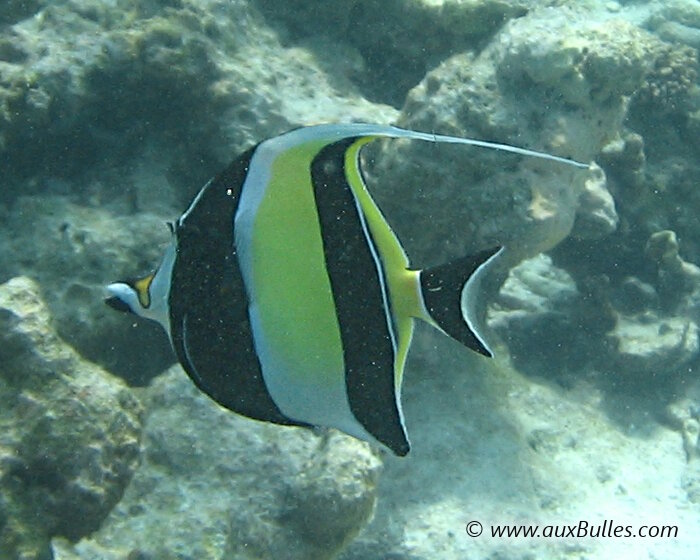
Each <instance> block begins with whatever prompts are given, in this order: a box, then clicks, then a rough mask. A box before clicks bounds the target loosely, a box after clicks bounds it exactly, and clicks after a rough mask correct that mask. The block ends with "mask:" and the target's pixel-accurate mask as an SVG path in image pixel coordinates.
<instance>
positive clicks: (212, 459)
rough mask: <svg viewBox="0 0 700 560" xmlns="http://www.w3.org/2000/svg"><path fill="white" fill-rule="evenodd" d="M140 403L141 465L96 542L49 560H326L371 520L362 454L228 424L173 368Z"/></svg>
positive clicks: (370, 475)
mask: <svg viewBox="0 0 700 560" xmlns="http://www.w3.org/2000/svg"><path fill="white" fill-rule="evenodd" d="M143 400H144V403H145V406H146V408H147V411H148V413H147V419H146V422H145V427H144V460H143V462H142V465H141V466H140V468H139V469H138V471H137V472H136V474H135V476H134V479H133V481H132V483H131V485H130V486H129V488H128V489H127V492H126V494H125V495H124V498H123V499H122V500H121V502H120V503H119V505H118V506H117V507H116V508H115V509H114V511H113V512H112V514H111V515H110V517H109V518H108V519H107V520H106V521H105V522H104V523H103V524H102V527H101V528H100V530H99V531H97V532H96V533H95V534H93V535H92V536H91V537H90V538H89V539H85V540H83V541H81V542H80V543H79V544H78V545H76V546H75V547H73V546H71V545H70V544H69V543H67V542H65V541H57V542H56V543H55V547H54V548H55V554H56V559H57V560H78V559H92V558H100V559H101V560H121V559H123V558H126V557H128V558H132V557H134V558H149V559H152V560H165V559H168V558H174V557H187V558H197V559H198V560H209V559H211V560H214V559H220V558H241V559H247V558H250V559H254V558H288V559H290V560H293V559H295V558H299V559H302V558H303V559H310V560H321V559H330V558H333V557H334V556H335V555H336V554H337V552H338V551H339V550H340V549H341V548H342V547H343V546H344V545H345V544H346V543H347V541H348V540H350V539H351V538H352V537H354V536H355V535H356V534H357V532H358V531H359V530H360V529H361V528H362V527H363V526H364V525H365V524H366V523H367V521H368V520H369V518H370V517H371V515H372V512H373V510H374V504H375V500H376V493H377V482H378V478H379V473H380V470H381V462H380V460H379V458H378V457H377V456H376V455H375V454H374V452H372V451H371V450H370V448H369V446H368V445H367V444H364V443H360V442H358V441H356V440H354V439H351V438H349V437H348V436H343V435H340V434H337V433H336V434H326V435H324V436H322V437H318V436H316V435H314V434H313V433H312V432H311V431H309V430H307V429H303V428H282V429H280V428H279V427H277V426H271V425H269V424H264V423H260V422H255V421H253V420H248V419H244V418H242V417H240V416H237V415H234V414H231V413H230V412H228V411H226V410H224V409H222V408H220V407H218V406H217V405H215V404H214V403H213V402H212V401H211V400H209V399H208V398H207V397H206V396H204V395H203V394H202V393H200V392H199V391H198V390H197V389H196V388H195V387H194V385H193V384H192V382H191V381H190V380H189V379H188V378H187V376H186V375H185V374H184V372H183V371H182V370H181V369H180V368H179V367H173V368H172V369H171V370H169V371H168V372H167V373H165V374H163V375H162V376H160V377H159V378H158V379H157V380H156V381H155V382H154V383H153V385H152V386H151V387H149V388H148V389H147V390H146V392H145V394H144V396H143ZM213 426H215V427H216V429H212V427H213ZM174 505H176V506H175V507H176V508H177V511H178V513H177V515H176V516H173V511H172V508H173V506H174ZM154 535H158V537H157V538H154Z"/></svg>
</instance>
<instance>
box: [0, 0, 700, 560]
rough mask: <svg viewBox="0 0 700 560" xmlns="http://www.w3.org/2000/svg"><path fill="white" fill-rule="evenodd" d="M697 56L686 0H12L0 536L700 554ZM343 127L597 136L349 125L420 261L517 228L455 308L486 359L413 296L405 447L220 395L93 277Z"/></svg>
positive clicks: (40, 545)
mask: <svg viewBox="0 0 700 560" xmlns="http://www.w3.org/2000/svg"><path fill="white" fill-rule="evenodd" d="M698 49H700V4H699V3H698V2H697V1H695V0H670V1H669V0H667V1H662V0H658V1H643V0H639V1H631V0H630V1H623V0H618V1H603V0H586V1H582V2H561V1H552V0H478V1H477V0H384V1H378V0H347V1H344V2H310V1H303V0H284V1H282V0H111V1H108V2H107V1H98V0H53V1H49V0H32V1H25V0H22V1H16V0H4V2H2V4H1V5H0V180H1V181H2V184H1V186H0V323H1V325H0V560H20V559H21V560H49V559H55V560H88V559H89V560H124V559H128V560H165V559H180V560H182V559H192V560H195V559H196V560H210V559H211V560H214V559H217V560H219V559H221V560H228V559H231V560H238V559H266V558H283V559H290V560H293V559H297V558H299V559H310V560H315V559H318V560H320V559H330V558H338V559H340V560H374V559H377V560H380V559H381V560H389V559H391V560H399V559H401V560H424V559H425V560H427V559H435V558H439V559H447V560H453V559H454V560H456V559H463V558H494V559H495V558H509V559H525V558H546V559H550V558H551V559H574V558H576V559H579V558H591V559H598V558H602V559H604V558H635V559H660V558H678V559H688V560H690V559H694V558H697V551H698V549H699V547H700V439H699V437H700V373H699V369H700V340H699V333H698V324H699V323H700V268H699V267H700V221H699V220H698V214H699V213H700V190H699V189H698V185H700V141H699V140H698V138H699V136H698V134H699V132H700V89H699V87H698V81H699V77H698ZM329 122H331V123H341V122H342V123H347V122H368V123H379V124H395V125H397V126H400V127H402V128H404V129H410V130H417V131H423V132H427V133H429V134H445V135H452V136H459V137H468V138H477V139H481V140H485V141H490V142H498V143H507V144H511V145H515V146H520V147H523V148H527V149H531V150H538V151H542V152H547V153H551V154H554V155H556V156H560V157H563V158H571V159H573V160H576V161H580V162H586V163H588V162H591V166H590V167H589V168H588V169H579V168H575V167H572V166H568V165H565V164H560V163H557V162H552V161H544V160H538V159H534V158H528V157H522V156H519V155H514V154H508V153H502V152H497V151H493V150H484V149H481V148H476V147H468V146H461V145H446V144H440V143H430V142H418V141H415V142H414V141H408V140H406V139H398V140H381V141H377V142H373V143H371V144H369V145H368V146H367V147H366V148H364V151H363V152H362V159H361V166H362V170H363V172H364V177H365V179H366V182H367V186H368V189H369V192H370V193H371V196H372V197H373V198H374V200H375V201H376V203H377V204H378V205H379V207H380V208H381V209H382V211H383V212H384V214H385V217H386V220H387V221H388V223H389V224H390V225H391V227H392V228H393V229H394V231H395V233H396V235H397V237H398V239H399V240H400V241H401V245H402V247H403V249H404V250H405V252H406V254H407V255H408V257H409V258H410V262H411V266H412V267H414V268H416V269H419V268H426V267H434V266H436V265H439V264H441V263H445V262H449V261H451V260H452V259H457V258H459V257H461V256H463V255H468V254H473V253H476V252H478V251H481V250H484V249H489V248H492V247H495V246H505V247H506V248H507V251H506V252H505V253H504V254H503V256H502V258H500V259H499V261H498V266H494V267H493V269H489V273H488V275H487V277H486V278H485V279H484V280H483V281H482V283H481V286H479V290H478V292H477V293H471V292H470V294H469V298H466V297H465V298H463V301H462V304H463V309H462V313H463V314H468V312H470V310H471V306H472V305H473V306H474V310H475V311H474V312H475V313H477V314H478V316H479V318H480V321H481V322H483V329H484V333H485V336H486V337H487V339H488V343H489V345H490V347H491V348H492V350H493V352H494V354H495V356H494V357H493V358H486V357H484V356H482V355H480V354H478V353H475V352H473V351H471V350H470V349H468V348H465V347H464V346H463V345H461V344H459V343H458V342H455V341H454V340H451V339H450V338H449V337H447V336H445V335H444V334H442V333H440V332H438V331H437V330H436V329H433V328H432V327H431V326H429V325H427V324H425V323H424V322H420V321H417V322H416V330H415V332H414V334H413V341H412V344H411V348H410V352H409V356H408V361H407V365H406V369H405V373H404V376H403V391H402V394H403V398H402V403H403V415H404V421H405V427H406V429H407V431H408V434H409V437H410V441H411V451H410V453H409V454H408V455H407V456H406V457H396V456H394V455H393V454H392V453H391V452H390V451H389V450H387V449H385V448H383V447H381V446H378V445H374V444H369V443H367V442H364V441H360V440H358V439H355V438H353V437H350V436H348V435H345V434H343V433H341V432H339V431H336V430H332V429H309V428H307V427H287V426H279V425H276V424H272V423H268V422H259V421H256V420H251V419H248V418H245V417H243V416H241V415H238V414H235V413H233V412H231V411H228V410H226V409H224V408H223V407H220V406H218V405H217V404H215V403H214V402H213V401H212V399H210V398H208V397H207V396H206V395H205V394H204V393H203V392H202V391H200V390H198V389H197V387H196V386H195V383H193V382H192V380H191V379H190V378H188V376H187V375H186V373H185V372H184V371H183V368H182V367H181V366H180V365H179V364H178V363H177V361H178V360H177V357H176V354H175V353H174V352H173V349H172V347H171V343H170V341H169V340H168V336H167V335H166V334H165V332H164V331H163V329H162V328H161V327H160V326H159V325H157V324H156V323H154V322H152V321H148V320H146V319H143V318H140V317H137V316H136V315H133V314H120V313H117V312H115V311H114V310H112V309H110V308H109V307H108V306H106V305H105V304H104V299H105V291H104V290H105V286H106V285H107V284H109V283H111V282H114V281H115V280H117V279H120V278H122V279H124V278H137V277H139V276H140V275H144V274H148V273H149V272H151V271H152V270H154V268H155V267H157V266H158V263H159V262H160V259H161V256H162V254H163V252H164V250H165V249H166V247H167V246H168V243H169V242H170V240H171V233H170V230H169V228H168V226H167V225H166V224H167V223H168V222H173V221H175V220H177V219H178V217H180V216H181V215H182V214H183V212H185V210H187V209H188V208H189V207H190V203H191V202H192V200H193V198H194V197H195V196H196V195H197V194H198V192H199V191H200V189H201V188H202V186H203V185H204V184H205V183H206V182H207V181H208V180H209V179H210V178H211V177H212V176H214V175H215V174H217V173H219V172H220V171H222V170H223V169H224V168H225V167H226V166H227V165H228V164H229V163H230V162H231V161H232V160H233V159H234V157H235V156H237V155H238V154H240V153H242V152H244V151H245V150H247V149H249V148H250V147H251V146H254V145H255V144H257V143H258V142H261V141H263V140H265V139H268V138H272V137H275V136H277V135H279V134H282V133H284V132H286V131H288V130H290V129H294V128H297V127H301V126H305V125H311V124H317V123H329ZM330 171H333V169H332V166H331V168H330ZM244 172H245V171H244ZM281 216H282V217H283V218H285V216H284V213H282V214H281ZM279 237H281V238H283V237H284V235H282V236H279ZM349 247H350V241H348V245H347V246H342V245H341V250H340V253H341V257H342V254H343V251H342V249H346V250H347V251H348V252H349V251H350V249H349ZM204 254H207V250H204ZM200 265H201V263H200ZM205 269H206V263H205V266H204V268H202V273H203V274H204V270H205ZM189 272H190V273H191V274H190V276H191V278H190V280H189V283H186V285H185V286H184V288H183V289H192V290H196V289H197V288H200V287H201V286H199V285H198V281H197V279H198V278H200V277H199V276H198V275H197V274H196V270H195V271H194V272H193V271H192V270H190V271H189ZM370 273H371V271H368V270H367V269H363V268H359V269H357V270H354V271H353V274H355V275H356V277H357V278H358V282H359V280H360V279H363V278H366V275H367V274H370ZM202 277H203V276H202ZM193 293H196V292H193ZM309 298H310V300H311V299H312V296H309ZM467 299H469V301H466V300H467ZM194 301H197V300H196V298H194ZM222 301H223V300H222ZM232 305H233V303H232ZM280 305H281V306H282V304H280ZM359 307H360V306H358V308H359ZM347 309H349V310H352V306H351V305H350V306H348V307H347ZM362 309H364V308H362ZM284 310H285V309H282V308H280V309H279V310H276V309H273V315H275V314H277V312H278V311H279V314H282V313H283V311H284ZM357 313H358V314H360V316H361V315H362V313H364V311H362V310H358V311H357ZM305 328H306V330H305V331H304V332H305V333H307V335H308V337H311V338H313V337H315V336H316V332H317V331H316V330H314V329H313V328H310V327H308V326H306V327H305ZM389 328H391V327H389ZM322 334H325V333H321V332H319V333H318V336H321V335H322ZM214 343H215V342H214V341H213V342H212V344H214ZM219 343H221V341H220V340H219ZM301 343H302V344H303V343H304V341H303V340H302V342H301ZM257 350H258V352H259V353H260V354H262V350H260V349H259V348H258V349H257ZM345 358H346V359H347V358H348V357H347V356H345ZM181 359H182V358H181ZM184 361H185V362H186V361H187V358H186V357H185V359H184ZM235 365H236V364H232V368H234V370H235ZM195 377H196V375H195ZM225 382H226V380H224V383H225ZM305 396H307V397H309V398H313V396H314V393H311V394H310V395H309V394H307V395H305ZM368 402H371V401H368ZM383 402H386V401H383ZM316 405H317V403H312V404H311V405H310V407H311V408H314V407H315V406H316ZM367 406H370V405H367ZM372 406H374V405H372ZM383 406H385V405H380V404H378V405H377V410H376V418H379V419H380V420H381V419H383V418H384V416H383V413H384V408H382V407H383Z"/></svg>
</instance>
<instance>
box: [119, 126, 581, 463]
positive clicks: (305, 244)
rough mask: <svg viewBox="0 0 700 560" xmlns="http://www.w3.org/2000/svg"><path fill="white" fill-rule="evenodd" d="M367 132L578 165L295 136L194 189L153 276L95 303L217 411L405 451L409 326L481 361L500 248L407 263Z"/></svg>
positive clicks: (359, 136)
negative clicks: (367, 157) (166, 354)
mask: <svg viewBox="0 0 700 560" xmlns="http://www.w3.org/2000/svg"><path fill="white" fill-rule="evenodd" d="M381 137H384V138H406V139H417V140H426V141H430V142H445V143H455V144H468V145H474V146H481V147H487V148H495V149H500V150H506V151H510V152H515V153H519V154H522V155H528V156H534V157H540V158H545V159H550V160H555V161H559V162H563V163H567V164H572V165H576V166H579V167H587V166H586V165H584V164H580V163H577V162H573V161H571V160H567V159H564V158H559V157H556V156H552V155H549V154H543V153H539V152H532V151H530V150H525V149H521V148H516V147H512V146H507V145H503V144H493V143H490V142H482V141H478V140H471V139H466V138H456V137H451V136H442V135H436V134H427V133H421V132H415V131H410V130H404V129H400V128H396V127H393V126H384V125H376V124H335V125H319V126H311V127H306V128H299V129H296V130H292V131H291V132H287V133H286V134H282V135H281V136H277V137H275V138H271V139H268V140H265V141H263V142H261V143H259V144H258V145H256V146H254V147H252V148H250V149H249V150H247V151H245V152H244V153H243V154H241V155H240V156H239V157H238V158H236V159H235V160H234V161H233V163H231V165H229V167H228V168H227V169H225V170H224V171H223V172H222V173H220V174H219V175H217V176H216V177H214V178H213V179H211V180H210V181H209V182H208V183H207V184H206V185H204V187H203V188H202V190H201V191H200V192H199V194H197V196H196V197H195V198H194V200H193V201H192V203H191V204H190V206H189V208H188V209H187V211H186V212H185V213H184V214H183V215H182V216H181V217H180V218H179V219H178V220H177V221H176V222H174V223H173V224H171V231H172V240H171V243H170V245H169V246H168V248H167V249H166V250H165V255H164V257H163V260H162V262H161V264H160V266H159V267H158V269H157V270H156V271H155V272H154V273H152V274H150V275H148V276H146V277H144V278H140V279H137V280H127V281H121V282H115V283H113V284H110V285H109V286H107V293H108V299H107V300H106V301H107V303H108V304H109V305H110V306H112V307H114V308H116V309H119V310H122V311H130V312H133V313H136V314H137V315H140V316H142V317H147V318H149V319H153V320H155V321H157V322H158V323H160V324H161V325H162V326H163V327H164V328H165V330H166V331H167V333H168V335H169V337H170V341H171V343H172V346H173V348H174V350H175V353H176V354H177V358H178V360H179V362H180V363H181V364H182V366H183V368H184V369H185V371H186V372H187V374H188V375H189V376H190V377H191V378H192V380H193V381H194V383H195V384H196V385H197V387H199V388H200V389H201V390H202V391H204V392H205V393H206V394H207V395H209V396H210V397H211V398H212V399H214V400H215V401H216V402H217V403H219V404H221V405H222V406H224V407H226V408H228V409H230V410H233V411H235V412H237V413H239V414H242V415H244V416H248V417H250V418H255V419H258V420H265V421H268V422H274V423H276V424H286V425H302V426H326V427H333V428H337V429H339V430H342V431H343V432H345V433H347V434H350V435H352V436H355V437H356V438H360V439H363V440H367V441H370V442H379V443H380V444H383V445H384V446H386V447H388V448H389V449H391V450H392V451H393V452H394V453H395V454H397V455H406V453H408V451H409V442H408V437H407V434H406V428H405V426H404V420H403V414H402V411H401V381H402V377H403V371H404V364H405V363H406V357H407V354H408V348H409V345H410V343H411V336H412V334H413V320H414V319H416V318H418V319H422V320H424V321H426V322H427V323H429V324H431V325H433V326H434V327H436V328H437V329H439V330H441V331H442V332H444V333H446V334H447V335H449V336H451V337H452V338H454V339H456V340H458V341H459V342H461V343H463V344H464V345H466V346H467V347H469V348H471V349H472V350H475V351H476V352H479V353H480V354H483V355H485V356H491V355H492V352H491V350H490V348H489V346H488V344H487V342H486V340H485V337H484V334H483V332H482V327H481V325H480V323H479V320H478V317H477V313H476V309H475V305H474V302H475V300H476V297H477V289H478V285H479V282H480V280H481V279H482V277H483V276H484V275H485V273H486V271H487V270H488V268H489V267H490V266H491V265H492V264H493V263H494V261H495V260H496V259H497V258H498V256H499V254H500V253H501V251H502V249H501V248H500V247H493V248H491V249H488V250H486V251H482V252H480V253H478V254H476V255H471V256H467V257H463V258H459V259H457V260H454V261H452V262H448V263H447V264H442V265H440V266H436V267H434V268H429V269H425V270H416V269H412V268H410V267H409V261H408V258H407V257H406V254H405V253H404V250H403V248H402V247H401V244H400V242H399V240H398V239H397V237H396V235H395V234H394V232H393V231H392V229H391V227H390V226H389V224H388V223H387V221H386V219H385V218H384V216H383V215H382V212H381V210H380V209H379V207H378V206H377V204H376V203H375V201H374V200H373V198H372V196H371V195H370V193H369V192H368V190H367V187H366V184H365V181H364V179H363V176H362V171H361V169H360V160H359V154H360V150H361V148H362V147H363V146H364V145H365V144H367V143H368V142H371V141H372V140H374V139H377V138H381ZM462 298H464V306H463V307H462ZM462 309H464V310H465V311H464V315H463V313H462Z"/></svg>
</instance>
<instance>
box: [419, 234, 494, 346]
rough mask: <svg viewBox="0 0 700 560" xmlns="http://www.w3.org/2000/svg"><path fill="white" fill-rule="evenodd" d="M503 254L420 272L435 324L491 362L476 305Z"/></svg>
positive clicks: (425, 301) (474, 257) (470, 258)
mask: <svg viewBox="0 0 700 560" xmlns="http://www.w3.org/2000/svg"><path fill="white" fill-rule="evenodd" d="M502 251H503V248H502V247H494V248H492V249H488V250H486V251H481V252H480V253H476V254H475V255H468V256H466V257H461V258H459V259H455V260H453V261H450V262H448V263H445V264H441V265H438V266H435V267H432V268H426V269H425V270H421V271H420V286H421V294H422V296H423V305H424V306H425V310H426V311H427V312H428V315H429V316H430V318H431V319H432V321H433V322H434V323H435V324H436V325H437V327H439V328H440V330H442V331H443V332H444V333H445V334H447V335H449V336H451V337H452V338H454V339H455V340H457V341H458V342H461V343H462V344H464V345H465V346H467V347H468V348H471V349H472V350H474V351H476V352H479V353H480V354H483V355H484V356H488V357H489V358H490V357H492V356H493V352H492V351H491V348H489V345H488V343H487V341H486V337H485V336H484V333H483V332H482V329H481V324H480V321H479V319H478V316H477V307H476V305H475V303H476V298H477V297H478V293H477V292H478V288H479V284H480V282H481V280H482V278H483V276H484V274H485V273H486V271H487V270H488V268H489V267H490V266H491V265H492V264H493V262H494V261H495V260H496V259H497V258H498V256H499V255H500V254H501V252H502ZM463 298H464V300H465V304H464V306H462V299H463Z"/></svg>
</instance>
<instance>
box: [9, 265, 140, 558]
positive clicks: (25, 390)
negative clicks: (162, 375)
mask: <svg viewBox="0 0 700 560" xmlns="http://www.w3.org/2000/svg"><path fill="white" fill-rule="evenodd" d="M0 401H2V403H3V404H2V407H0V426H2V435H1V436H0V559H2V560H16V559H17V558H23V559H24V558H26V559H37V560H39V559H48V558H51V555H50V551H49V539H50V538H51V537H54V536H63V537H66V538H68V539H71V540H78V539H80V538H81V537H83V536H85V535H88V534H90V533H91V532H92V531H95V530H96V529H97V528H98V527H99V525H100V523H101V522H102V520H103V519H104V518H105V517H106V516H107V514H108V513H109V512H110V510H111V509H112V507H113V506H114V505H115V504H116V503H117V502H118V501H119V499H120V498H121V496H122V493H123V492H124V488H125V487H126V485H127V484H128V482H129V480H130V479H131V476H132V474H133V472H134V470H135V468H136V466H137V464H138V460H139V456H140V445H139V440H140V436H141V412H142V409H141V406H140V404H139V402H138V400H137V399H136V398H135V397H134V395H133V393H132V392H131V391H130V390H129V389H128V388H127V387H126V386H125V385H124V384H123V383H122V382H121V381H119V380H118V379H116V378H114V377H113V376H111V375H109V374H108V373H107V372H105V371H104V370H102V369H100V368H99V367H97V366H95V365H94V364H91V363H89V362H86V361H85V360H83V359H82V358H81V357H80V356H79V355H78V354H76V352H75V351H74V350H73V349H72V348H71V347H69V346H67V345H66V344H65V343H64V342H63V341H62V340H61V339H59V338H58V337H57V336H56V333H55V332H54V331H53V330H52V328H51V326H50V317H49V313H48V310H47V308H46V306H45V304H44V303H43V301H42V300H41V297H40V295H39V293H38V287H37V285H36V283H34V282H33V281H31V280H29V279H28V278H23V277H18V278H14V279H12V280H10V281H9V282H7V283H5V284H2V285H0Z"/></svg>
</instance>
